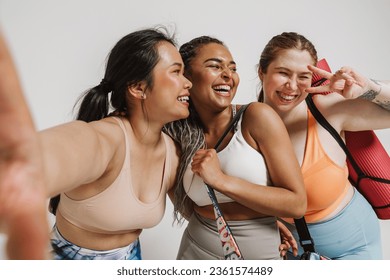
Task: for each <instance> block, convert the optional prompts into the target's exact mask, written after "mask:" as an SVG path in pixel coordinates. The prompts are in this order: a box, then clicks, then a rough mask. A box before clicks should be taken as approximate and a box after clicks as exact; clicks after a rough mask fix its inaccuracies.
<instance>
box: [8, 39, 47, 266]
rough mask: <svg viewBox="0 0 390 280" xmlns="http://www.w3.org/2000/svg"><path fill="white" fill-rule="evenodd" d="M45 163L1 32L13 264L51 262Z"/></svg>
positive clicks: (9, 240) (10, 243) (9, 246)
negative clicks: (33, 261) (48, 253)
mask: <svg viewBox="0 0 390 280" xmlns="http://www.w3.org/2000/svg"><path fill="white" fill-rule="evenodd" d="M42 162H43V160H42V154H41V150H40V146H39V139H38V134H37V133H36V131H35V128H34V125H33V122H32V119H31V115H30V113H29V111H28V107H27V104H26V101H25V99H24V97H23V93H22V90H21V87H20V84H19V81H18V78H17V74H16V70H15V68H14V64H13V61H12V59H11V55H10V54H9V52H8V49H7V46H6V44H5V41H4V39H3V37H2V34H1V33H0V230H1V231H2V232H5V233H6V234H7V237H8V240H7V243H6V249H7V258H9V259H45V258H46V257H47V253H46V252H47V245H48V242H49V228H48V221H47V210H46V204H47V201H46V196H45V188H44V178H43V174H44V173H43V163H42Z"/></svg>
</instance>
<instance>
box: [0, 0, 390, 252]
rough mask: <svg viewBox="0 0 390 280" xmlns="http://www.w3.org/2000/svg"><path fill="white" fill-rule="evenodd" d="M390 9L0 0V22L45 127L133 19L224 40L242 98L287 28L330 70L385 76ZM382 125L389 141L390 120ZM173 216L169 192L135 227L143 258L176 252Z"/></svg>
mask: <svg viewBox="0 0 390 280" xmlns="http://www.w3.org/2000/svg"><path fill="white" fill-rule="evenodd" d="M389 12H390V1H388V0H378V1H375V0H360V1H356V0H345V1H342V0H341V1H340V0H328V1H310V0H294V1H288V0H286V1H281V0H273V1H265V0H264V1H263V0H241V1H237V0H214V1H212V0H208V1H206V0H197V1H185V0H164V1H159V0H156V1H153V0H139V1H130V0H127V1H125V0H110V1H108V0H107V1H103V0H100V1H99V0H67V1H60V0H34V1H29V0H0V25H1V28H2V29H3V32H4V33H5V36H6V38H7V40H8V43H9V46H10V47H11V50H12V52H13V55H14V58H15V60H16V64H17V67H18V70H19V74H20V78H21V82H22V84H23V87H24V89H25V93H26V96H27V99H28V102H29V104H30V108H31V111H32V114H33V117H34V119H35V121H36V125H37V127H38V129H44V128H47V127H50V126H53V125H56V124H59V123H62V122H65V121H69V120H71V119H72V118H73V115H72V107H73V105H74V102H75V101H76V99H77V97H78V96H79V95H80V94H81V92H83V91H84V90H85V89H87V88H89V87H91V86H95V85H96V84H97V83H99V82H100V80H101V79H102V75H103V71H104V65H105V64H104V63H105V58H106V56H107V54H108V52H109V50H110V49H111V48H112V47H113V45H114V44H115V43H116V42H117V41H118V40H119V39H120V38H121V37H123V36H124V35H126V34H128V33H130V32H132V31H134V30H136V29H139V28H144V27H152V26H154V25H156V24H164V25H167V26H169V27H170V28H171V29H172V30H174V31H175V33H176V36H177V40H178V43H179V44H182V43H184V42H186V41H188V40H189V39H192V38H193V37H196V36H200V35H211V36H216V37H217V38H219V39H221V40H222V41H224V42H225V43H226V44H227V46H229V48H230V50H231V52H232V54H233V56H234V58H235V61H236V62H237V64H238V71H239V74H240V76H241V84H240V87H239V90H238V94H237V96H236V98H235V102H236V103H246V102H250V101H254V100H255V98H256V93H257V92H258V87H259V81H258V78H257V73H256V65H257V63H258V59H259V55H260V52H261V50H262V49H263V47H264V46H265V44H266V43H267V41H268V40H269V39H270V38H271V37H272V36H274V35H276V34H279V33H281V32H283V31H296V32H299V33H302V34H303V35H305V36H306V37H307V38H308V39H310V40H311V41H312V42H313V43H314V45H315V46H316V47H317V51H318V54H319V58H322V57H325V58H326V59H327V60H328V63H329V65H330V66H331V68H332V69H334V70H336V69H337V68H339V67H340V66H343V65H350V66H353V67H354V68H355V69H357V70H359V71H360V72H362V73H364V74H366V75H367V76H369V77H373V78H376V79H390V71H389V70H388V69H389V65H390V55H389V50H390V36H389V34H390V32H389V27H390V16H389ZM378 135H379V136H380V138H381V139H382V142H383V144H384V145H385V147H386V149H387V150H388V151H390V130H383V131H378ZM107 211H109V209H107ZM172 221H173V219H172V207H171V204H170V202H169V203H168V207H167V211H166V216H165V218H164V219H163V221H162V222H161V224H160V225H158V226H157V227H155V228H153V229H147V230H144V232H143V233H142V235H141V236H142V237H141V242H142V250H143V257H144V259H155V260H158V259H161V260H162V259H175V256H176V251H177V248H178V245H179V242H180V238H181V234H182V231H183V229H184V227H178V226H172ZM381 229H382V239H383V249H384V256H385V258H386V259H390V241H389V240H388V238H386V237H387V236H389V234H390V221H381ZM0 243H4V236H3V237H2V236H0ZM0 245H1V244H0ZM0 258H4V251H3V250H2V248H1V247H0Z"/></svg>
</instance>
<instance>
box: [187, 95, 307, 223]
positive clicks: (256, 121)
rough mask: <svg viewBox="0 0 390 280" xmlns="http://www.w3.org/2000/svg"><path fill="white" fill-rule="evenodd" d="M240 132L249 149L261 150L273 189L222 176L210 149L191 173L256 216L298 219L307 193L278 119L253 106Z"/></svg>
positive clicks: (198, 156) (267, 110) (260, 106)
mask: <svg viewBox="0 0 390 280" xmlns="http://www.w3.org/2000/svg"><path fill="white" fill-rule="evenodd" d="M242 130H243V134H244V137H245V139H246V140H247V142H248V143H249V144H250V145H251V146H252V147H255V148H256V149H259V147H261V152H262V154H263V156H264V158H265V160H266V163H267V167H268V170H269V173H270V175H271V178H272V181H273V186H262V185H257V184H253V183H251V182H248V181H246V180H243V179H240V178H237V177H233V176H229V175H227V174H224V173H223V172H222V171H221V169H220V167H219V161H218V156H217V154H216V152H215V150H213V149H211V150H203V151H202V150H201V151H200V152H198V153H197V154H196V155H195V156H194V159H193V165H192V170H193V172H194V173H196V174H198V175H199V176H200V177H202V178H203V180H204V181H205V182H206V183H208V184H209V185H211V186H213V187H214V188H215V189H216V190H218V191H220V192H222V193H224V194H225V195H227V196H229V197H231V198H232V199H234V200H235V201H237V202H239V203H241V204H243V205H245V206H247V207H249V208H251V209H253V210H255V211H257V212H260V213H263V214H267V215H271V216H278V217H294V218H297V217H301V216H302V215H303V214H304V212H305V211H306V192H305V188H304V184H303V178H302V174H301V170H300V167H299V164H298V161H297V159H296V157H295V153H294V150H293V147H292V144H291V142H290V138H289V136H288V134H287V130H286V128H285V126H284V124H283V122H282V120H281V119H280V117H279V116H278V115H277V114H276V112H274V111H273V110H272V109H271V108H270V107H269V106H267V105H265V104H262V103H254V104H252V105H251V106H249V108H248V109H247V110H246V112H245V115H244V120H243V124H242ZM232 160H239V159H232Z"/></svg>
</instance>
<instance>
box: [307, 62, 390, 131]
mask: <svg viewBox="0 0 390 280" xmlns="http://www.w3.org/2000/svg"><path fill="white" fill-rule="evenodd" d="M309 69H310V70H312V71H313V72H316V73H317V74H319V75H321V76H323V77H325V78H327V79H328V80H329V81H330V83H329V84H328V85H326V86H320V87H311V88H308V89H307V91H308V92H311V93H316V92H322V91H334V92H337V93H338V94H336V93H333V94H329V95H328V96H316V98H315V100H316V105H317V106H318V108H319V109H320V111H321V112H322V113H323V114H324V116H325V117H326V118H327V120H328V121H329V122H330V123H331V124H332V125H333V126H334V127H335V128H338V129H339V131H341V130H350V131H359V130H375V129H384V128H389V127H390V85H389V83H388V82H384V81H383V82H382V81H381V82H379V81H374V80H371V79H368V78H366V77H364V76H362V75H360V74H359V73H357V72H356V71H354V70H353V69H352V68H350V67H343V68H341V69H340V70H339V71H337V72H336V73H335V74H332V73H329V72H326V71H324V70H321V69H319V68H316V67H313V66H309ZM337 95H338V96H337ZM378 105H379V106H378Z"/></svg>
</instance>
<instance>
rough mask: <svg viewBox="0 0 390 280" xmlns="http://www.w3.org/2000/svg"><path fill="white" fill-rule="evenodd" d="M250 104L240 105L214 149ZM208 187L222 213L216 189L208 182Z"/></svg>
mask: <svg viewBox="0 0 390 280" xmlns="http://www.w3.org/2000/svg"><path fill="white" fill-rule="evenodd" d="M248 106H249V104H245V105H242V106H241V107H240V109H238V111H237V113H236V115H235V116H234V117H233V119H232V120H231V121H230V123H229V125H228V127H227V128H226V130H225V131H224V132H223V133H222V135H221V137H220V138H219V139H218V141H217V143H216V144H215V146H214V149H215V150H216V151H218V148H219V146H220V145H221V143H222V141H223V139H224V138H225V136H226V135H227V134H228V133H229V131H230V130H231V129H232V128H233V127H234V126H236V124H237V122H238V120H239V119H240V117H241V115H242V113H243V112H244V111H245V110H246V108H247V107H248ZM206 187H207V188H208V190H209V192H210V195H211V196H212V197H213V199H214V200H215V201H213V202H214V203H215V205H216V207H217V208H218V211H219V212H220V213H222V212H221V209H220V208H219V204H218V200H217V197H216V196H215V192H214V189H213V188H212V187H210V186H209V185H207V184H206Z"/></svg>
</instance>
